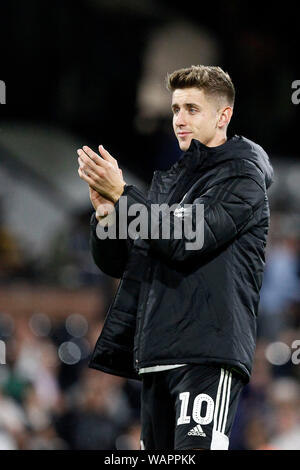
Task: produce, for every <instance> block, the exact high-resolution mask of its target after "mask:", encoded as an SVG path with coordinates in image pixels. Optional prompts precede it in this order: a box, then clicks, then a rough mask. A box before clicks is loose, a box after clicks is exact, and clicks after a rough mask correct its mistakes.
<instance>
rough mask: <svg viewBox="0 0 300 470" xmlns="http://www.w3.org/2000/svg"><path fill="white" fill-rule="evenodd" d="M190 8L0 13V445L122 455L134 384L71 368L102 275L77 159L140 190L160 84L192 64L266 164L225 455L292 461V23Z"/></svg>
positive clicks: (240, 10) (296, 228)
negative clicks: (255, 269)
mask: <svg viewBox="0 0 300 470" xmlns="http://www.w3.org/2000/svg"><path fill="white" fill-rule="evenodd" d="M196 5H197V3H196V2H189V3H188V4H187V3H186V2H179V1H175V0H172V1H167V0H124V1H122V0H84V1H83V0H82V1H77V2H74V1H72V2H71V1H70V0H64V1H58V0H51V1H46V0H45V1H43V2H39V1H37V0H28V1H27V2H21V1H19V0H10V2H5V3H3V4H2V5H1V20H2V21H1V32H0V38H1V42H0V49H1V62H0V80H3V81H4V82H5V84H6V95H7V98H6V99H7V104H6V105H4V106H1V107H0V163H1V165H0V339H1V340H2V342H3V343H1V344H2V345H5V347H6V351H5V352H6V354H5V356H6V357H5V362H6V363H5V364H2V365H0V449H105V450H110V449H137V448H138V447H139V431H140V428H139V406H140V404H139V392H140V384H139V383H138V382H135V381H130V380H123V379H121V378H118V377H113V376H110V375H106V374H102V373H100V372H96V371H93V370H90V369H88V368H87V362H88V359H89V355H90V353H91V350H92V348H93V346H94V344H95V341H96V338H97V337H98V334H99V332H100V330H101V325H102V322H103V319H104V318H105V312H106V309H107V306H108V305H109V303H110V302H111V300H112V297H113V295H114V292H115V289H116V287H117V284H118V281H117V280H114V279H112V278H109V277H108V276H106V275H104V274H103V273H101V272H100V271H99V270H98V269H97V268H96V267H95V266H94V264H93V261H92V259H91V255H90V253H89V247H88V238H89V217H90V214H91V212H92V209H91V205H90V202H89V198H88V192H87V188H86V186H85V183H83V182H82V181H81V180H80V179H79V177H78V175H77V155H76V149H77V148H78V147H80V146H82V145H84V144H88V145H90V146H92V147H93V148H94V149H96V148H97V146H98V145H99V144H104V146H105V147H106V148H107V149H108V150H109V151H110V152H111V153H112V154H113V155H114V156H115V157H116V158H117V159H118V160H119V164H120V166H121V168H122V169H123V174H124V176H125V180H126V181H127V183H134V184H137V185H138V186H139V187H140V188H141V189H143V190H146V188H147V185H148V183H149V182H150V180H151V175H152V172H153V170H156V169H166V168H168V167H169V166H170V165H171V164H172V163H173V162H174V161H175V160H176V159H177V158H178V156H179V149H178V148H177V144H176V141H175V138H174V137H173V135H172V129H171V113H170V104H169V99H170V97H169V95H168V93H167V91H166V90H165V89H164V77H165V74H166V73H167V72H171V71H173V70H175V69H176V68H181V67H184V66H189V65H191V64H199V63H202V64H207V65H220V66H221V67H223V68H224V69H225V70H226V71H228V72H229V73H230V75H231V76H232V79H233V81H234V83H235V86H236V89H237V99H236V109H235V113H234V118H233V120H232V122H231V125H230V128H229V129H230V132H231V133H232V134H242V135H245V136H246V137H248V138H250V139H253V140H254V141H257V142H258V143H259V144H261V145H262V146H263V147H264V148H265V150H266V151H267V152H268V153H269V155H270V158H271V161H272V163H273V166H274V169H275V183H274V185H273V186H272V188H271V190H270V193H269V198H270V205H271V229H270V235H269V245H268V250H267V262H266V272H265V278H264V284H263V289H262V293H261V305H260V315H259V328H258V344H257V353H256V358H255V365H254V370H253V376H252V381H251V383H250V384H249V385H247V387H246V388H245V390H244V392H243V395H242V398H241V402H240V406H239V409H238V414H237V419H236V422H235V425H234V428H233V432H232V439H231V449H298V450H299V449H300V365H299V364H297V362H298V360H299V359H300V354H299V355H298V354H297V349H299V345H298V343H297V340H298V341H299V343H300V289H299V287H300V243H299V242H300V223H299V222H300V212H299V207H300V158H299V157H300V154H299V144H298V141H299V130H298V129H299V107H300V106H296V105H294V104H293V103H292V100H291V95H292V88H291V85H292V82H293V81H294V80H297V79H300V75H299V74H298V63H299V57H298V56H299V53H298V52H297V45H298V36H297V34H298V33H297V28H296V25H295V21H296V17H295V12H294V11H293V8H292V7H289V6H288V4H286V6H285V7H284V6H283V4H282V3H278V4H276V5H277V6H276V5H275V4H273V5H272V10H270V7H269V5H268V3H267V2H266V3H265V4H264V3H263V2H261V4H260V8H259V11H258V10H257V9H256V8H255V7H254V4H252V2H243V3H242V2H238V1H233V0H229V1H227V2H219V3H217V4H216V3H212V4H211V5H206V6H205V7H204V6H203V7H202V6H201V9H199V7H198V8H197V7H196ZM283 31H284V34H283ZM297 74H298V75H297ZM216 288H217V286H216ZM298 356H299V357H298ZM2 362H4V361H2Z"/></svg>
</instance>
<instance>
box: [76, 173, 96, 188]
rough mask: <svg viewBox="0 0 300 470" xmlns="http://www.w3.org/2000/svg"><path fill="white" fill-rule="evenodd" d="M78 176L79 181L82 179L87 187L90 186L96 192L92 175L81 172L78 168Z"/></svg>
mask: <svg viewBox="0 0 300 470" xmlns="http://www.w3.org/2000/svg"><path fill="white" fill-rule="evenodd" d="M78 174H79V176H80V178H81V179H83V180H84V181H85V182H86V183H88V185H89V186H91V188H92V189H94V190H95V191H97V186H96V181H95V178H94V175H93V174H91V173H89V172H88V173H87V172H86V171H83V170H82V169H81V168H78ZM97 192H98V191H97Z"/></svg>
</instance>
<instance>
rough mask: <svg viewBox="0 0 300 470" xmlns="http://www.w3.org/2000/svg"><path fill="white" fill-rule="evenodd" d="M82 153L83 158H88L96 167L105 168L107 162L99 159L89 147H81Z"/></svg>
mask: <svg viewBox="0 0 300 470" xmlns="http://www.w3.org/2000/svg"><path fill="white" fill-rule="evenodd" d="M82 152H83V153H84V156H85V155H86V157H85V158H88V159H89V160H91V161H92V162H93V164H94V165H98V166H106V165H107V162H106V161H105V160H103V158H101V157H100V155H98V154H97V153H96V152H94V151H93V150H92V149H91V148H90V147H88V146H87V145H84V146H83V147H82Z"/></svg>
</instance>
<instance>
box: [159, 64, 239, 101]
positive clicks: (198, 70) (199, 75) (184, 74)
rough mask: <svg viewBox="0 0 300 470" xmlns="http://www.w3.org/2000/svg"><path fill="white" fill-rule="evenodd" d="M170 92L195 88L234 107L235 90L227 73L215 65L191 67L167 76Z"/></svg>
mask: <svg viewBox="0 0 300 470" xmlns="http://www.w3.org/2000/svg"><path fill="white" fill-rule="evenodd" d="M166 84H167V88H168V90H169V91H171V92H173V91H174V90H176V89H178V88H190V87H195V88H199V89H200V90H203V91H204V92H205V93H206V94H207V95H209V96H217V97H220V98H225V99H226V101H227V103H228V104H229V105H230V106H232V107H233V105H234V99H235V89H234V85H233V83H232V80H231V78H230V76H229V75H228V73H227V72H224V70H222V69H221V67H216V66H213V65H210V66H207V65H192V66H191V67H188V68H184V69H179V70H175V71H174V72H172V73H171V74H167V76H166Z"/></svg>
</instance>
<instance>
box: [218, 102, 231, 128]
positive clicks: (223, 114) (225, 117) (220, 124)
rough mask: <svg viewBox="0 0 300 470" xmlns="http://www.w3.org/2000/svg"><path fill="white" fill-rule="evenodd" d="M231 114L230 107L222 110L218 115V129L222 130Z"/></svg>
mask: <svg viewBox="0 0 300 470" xmlns="http://www.w3.org/2000/svg"><path fill="white" fill-rule="evenodd" d="M232 113H233V108H232V107H231V106H226V107H225V108H223V109H222V110H221V112H220V115H219V120H218V127H220V128H222V127H224V126H227V125H228V124H229V122H230V119H231V117H232Z"/></svg>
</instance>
